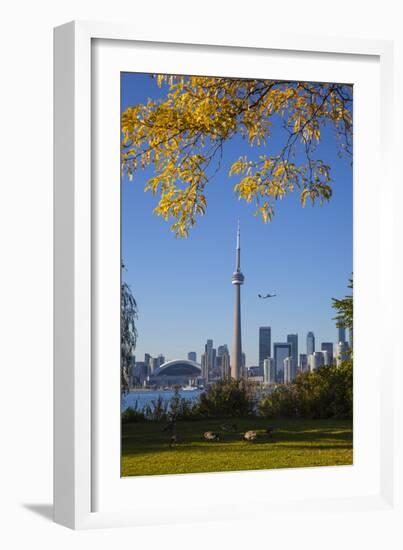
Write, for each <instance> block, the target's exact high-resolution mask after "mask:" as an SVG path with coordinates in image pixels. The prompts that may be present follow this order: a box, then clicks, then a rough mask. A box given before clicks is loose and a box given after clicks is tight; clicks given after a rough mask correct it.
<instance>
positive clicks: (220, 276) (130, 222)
mask: <svg viewBox="0 0 403 550" xmlns="http://www.w3.org/2000/svg"><path fill="white" fill-rule="evenodd" d="M121 92H122V93H121V107H122V110H124V109H125V108H127V107H128V106H131V105H135V104H137V103H143V102H145V101H146V100H147V98H149V97H150V98H157V97H161V96H162V95H164V94H165V93H166V90H164V89H159V88H158V87H157V85H156V83H155V82H154V81H153V80H152V79H151V77H150V76H149V75H144V74H135V73H124V74H122V90H121ZM283 139H284V135H283V134H282V131H281V130H280V129H279V130H278V131H274V132H273V136H272V138H271V140H270V142H269V144H268V146H269V147H270V150H271V151H273V152H274V151H275V150H276V149H278V148H279V146H280V144H281V142H282V140H283ZM264 152H266V153H267V149H265V148H261V149H260V150H259V149H258V148H254V149H250V148H249V146H248V145H247V143H246V142H245V141H243V140H242V139H240V138H235V139H233V140H232V141H231V143H229V144H227V146H226V147H225V149H224V156H223V163H222V167H221V169H220V171H219V172H218V173H217V174H216V175H215V177H214V178H213V179H212V180H211V182H210V183H209V184H208V186H207V192H206V196H207V212H206V215H205V216H203V217H201V218H199V219H198V222H197V224H196V226H195V227H194V228H193V229H192V230H191V232H190V235H189V237H188V238H187V239H178V238H175V236H174V235H173V233H171V231H170V229H169V225H168V224H167V223H166V222H164V220H162V219H161V218H159V217H157V216H155V215H153V214H152V211H153V209H154V208H155V206H156V204H157V201H158V197H153V196H152V194H151V193H149V192H147V193H145V192H144V185H145V182H146V180H147V177H150V175H152V172H151V171H150V170H148V171H144V172H138V173H136V174H135V177H134V179H133V181H132V182H129V181H128V179H127V178H126V177H124V178H123V180H122V256H123V260H124V263H125V265H126V269H125V271H124V273H123V278H124V280H125V281H126V282H127V283H128V284H129V285H130V286H131V289H132V291H133V294H134V296H135V298H136V300H137V303H138V307H139V319H138V322H137V327H138V343H137V349H136V357H137V358H138V359H139V360H142V358H143V356H144V353H146V352H147V353H150V354H151V355H152V356H156V355H158V354H159V353H163V354H164V355H165V356H166V357H167V358H169V359H175V358H184V357H187V353H188V351H196V352H197V354H198V360H199V359H200V353H201V352H202V351H203V349H204V344H205V342H206V340H207V338H212V339H213V340H214V345H215V346H218V345H220V344H228V345H229V346H231V343H232V326H233V302H234V289H233V287H232V285H231V275H232V272H233V269H234V261H235V239H236V224H237V219H238V218H239V219H240V223H241V267H242V271H243V273H244V275H245V284H244V285H243V287H242V291H241V292H242V336H243V350H244V352H245V353H246V358H247V365H248V366H249V365H255V364H257V358H258V331H259V326H263V325H269V326H271V327H272V342H283V341H285V340H286V337H287V334H289V333H298V335H299V352H300V353H302V352H305V350H306V334H307V332H308V331H310V330H311V331H313V332H314V333H315V337H316V345H317V347H318V344H320V342H322V341H335V340H336V334H337V332H336V327H335V323H334V321H333V320H332V317H334V310H333V309H332V308H331V298H332V297H342V296H344V295H345V294H346V293H348V289H347V283H348V279H349V277H350V276H351V272H352V169H351V166H350V162H349V160H348V159H339V158H338V157H337V154H336V141H335V139H334V137H333V135H332V133H331V131H330V130H325V132H324V133H323V136H322V141H321V144H320V146H319V148H318V151H317V153H318V157H317V158H321V159H323V160H324V161H325V162H327V163H328V164H330V166H331V167H332V176H333V178H334V185H333V196H332V198H331V201H330V202H329V203H326V204H325V205H324V206H319V205H317V206H314V207H312V206H310V205H309V206H306V207H305V208H302V207H301V205H300V203H299V197H298V194H297V193H294V194H292V195H290V196H289V197H287V198H286V199H284V200H282V201H280V202H278V203H277V204H276V205H275V216H274V219H273V221H272V222H271V223H269V224H267V225H265V224H264V223H263V221H262V220H261V218H260V217H255V216H254V215H253V213H254V210H255V207H254V205H253V204H251V205H248V204H246V203H245V202H243V201H239V200H238V199H237V196H236V195H235V193H234V191H233V186H234V185H235V183H236V182H237V179H236V177H235V176H232V177H231V178H229V177H228V168H229V166H230V165H231V164H232V162H234V160H236V159H237V158H238V157H239V156H241V155H243V154H248V155H249V156H252V157H253V156H254V155H258V154H262V153H264ZM266 292H276V294H277V297H275V298H273V299H269V300H260V299H258V297H257V294H258V293H266Z"/></svg>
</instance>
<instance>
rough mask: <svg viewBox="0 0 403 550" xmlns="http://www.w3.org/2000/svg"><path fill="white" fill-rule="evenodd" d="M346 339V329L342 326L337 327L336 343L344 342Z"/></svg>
mask: <svg viewBox="0 0 403 550" xmlns="http://www.w3.org/2000/svg"><path fill="white" fill-rule="evenodd" d="M345 341H346V329H345V328H344V327H339V328H338V340H337V343H339V342H345Z"/></svg>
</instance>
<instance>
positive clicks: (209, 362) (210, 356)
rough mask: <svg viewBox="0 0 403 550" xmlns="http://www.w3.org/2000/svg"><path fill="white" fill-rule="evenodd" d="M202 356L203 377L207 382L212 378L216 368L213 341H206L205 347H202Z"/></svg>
mask: <svg viewBox="0 0 403 550" xmlns="http://www.w3.org/2000/svg"><path fill="white" fill-rule="evenodd" d="M204 356H205V363H206V365H205V371H206V372H205V375H206V376H204V378H205V379H206V382H208V381H209V380H210V379H211V378H213V376H214V371H215V368H216V350H215V348H213V340H207V342H206V345H205V346H204Z"/></svg>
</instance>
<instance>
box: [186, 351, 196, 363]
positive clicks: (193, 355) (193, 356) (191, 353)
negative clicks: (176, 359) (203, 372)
mask: <svg viewBox="0 0 403 550" xmlns="http://www.w3.org/2000/svg"><path fill="white" fill-rule="evenodd" d="M188 359H189V361H194V362H195V363H196V362H197V354H196V352H195V351H189V353H188Z"/></svg>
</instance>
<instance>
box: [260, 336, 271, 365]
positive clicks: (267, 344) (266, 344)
mask: <svg viewBox="0 0 403 550" xmlns="http://www.w3.org/2000/svg"><path fill="white" fill-rule="evenodd" d="M267 357H271V327H259V367H263V361H264V360H265V359H267Z"/></svg>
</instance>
